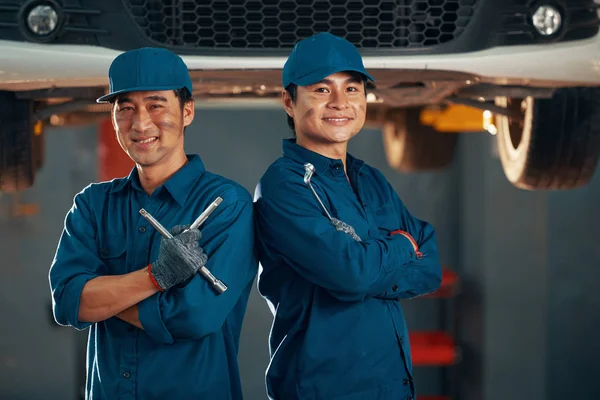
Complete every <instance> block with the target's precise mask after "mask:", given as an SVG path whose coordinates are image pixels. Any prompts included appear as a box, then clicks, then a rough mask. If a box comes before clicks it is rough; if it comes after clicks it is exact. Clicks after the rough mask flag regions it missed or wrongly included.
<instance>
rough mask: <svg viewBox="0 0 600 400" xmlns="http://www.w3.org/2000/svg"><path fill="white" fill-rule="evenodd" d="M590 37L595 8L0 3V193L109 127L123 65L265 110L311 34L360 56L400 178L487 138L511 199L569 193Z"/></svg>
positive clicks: (584, 158) (411, 1) (592, 59)
mask: <svg viewBox="0 0 600 400" xmlns="http://www.w3.org/2000/svg"><path fill="white" fill-rule="evenodd" d="M36 18H37V19H36ZM598 23H599V20H598V13H597V6H596V4H595V2H594V1H592V0H571V1H567V0H560V1H553V2H548V3H547V4H546V2H543V1H541V2H540V1H535V2H534V1H517V0H503V1H499V0H391V1H384V0H363V1H354V0H335V1H327V2H325V1H323V2H321V1H312V0H310V1H308V0H301V1H285V0H281V1H274V0H262V1H233V0H232V1H224V0H215V1H212V2H203V1H200V0H196V1H185V0H178V1H164V0H159V1H157V0H123V1H118V0H106V1H103V2H95V1H91V0H82V1H67V0H65V1H62V2H61V1H55V0H53V1H38V0H34V1H20V0H0V52H1V54H2V56H1V58H0V71H2V72H0V121H1V124H0V146H1V148H2V151H1V152H0V190H2V191H19V190H22V189H26V188H27V187H29V186H31V184H33V181H34V177H35V173H36V171H37V170H38V169H39V168H40V167H41V166H42V164H43V127H44V126H45V125H48V124H52V125H66V124H81V123H89V122H91V121H95V120H97V119H99V118H105V117H106V116H107V115H108V112H109V111H110V105H108V106H107V105H99V104H96V103H95V99H96V98H97V97H99V96H101V95H103V94H104V93H105V92H106V90H107V86H108V82H107V79H106V73H107V71H108V66H109V65H110V62H111V61H112V59H113V58H114V57H115V56H116V55H117V54H119V52H120V51H123V50H127V49H131V48H136V47H142V46H156V47H166V48H169V49H171V50H173V51H175V52H177V53H178V54H180V55H182V57H183V58H184V61H185V62H186V64H187V65H188V67H189V69H190V72H191V76H192V79H193V83H194V93H193V95H194V98H195V100H196V101H197V102H198V104H202V103H204V102H256V103H257V104H258V103H260V102H264V103H265V104H266V103H269V104H273V103H276V102H278V101H279V99H280V97H281V91H282V90H284V88H283V87H282V86H281V68H282V66H283V63H284V62H285V57H286V55H287V54H288V53H289V51H290V49H291V47H293V45H294V43H295V42H296V41H297V40H299V39H300V38H302V37H306V36H310V35H311V34H314V33H316V32H318V31H329V32H331V33H334V34H337V35H339V36H344V37H346V38H347V39H348V40H350V41H352V42H353V43H355V44H356V45H357V47H359V49H360V51H361V53H362V54H363V58H364V63H365V66H366V67H367V69H368V70H369V72H370V73H371V74H372V75H373V76H374V77H375V80H376V82H375V83H374V84H369V87H368V94H367V96H368V97H367V100H368V103H369V106H368V115H367V123H368V125H369V126H371V127H375V128H380V129H381V131H382V135H383V140H384V144H385V156H386V158H387V160H388V162H389V164H390V165H391V166H392V167H394V168H395V169H397V170H398V171H401V172H411V171H421V170H435V169H440V168H444V167H446V166H448V165H449V164H450V163H451V162H452V160H453V154H454V148H455V144H456V139H457V133H462V132H468V131H476V132H482V131H487V132H489V133H491V134H494V135H496V136H497V138H498V150H499V155H500V159H501V161H502V165H503V168H504V171H505V173H506V176H507V178H508V179H509V181H510V182H511V183H513V184H514V185H515V186H517V187H520V188H524V189H569V188H574V187H578V186H581V185H584V184H585V183H587V182H588V181H589V179H590V178H591V176H592V175H593V173H594V170H595V167H596V164H597V160H598V154H599V153H600V133H599V132H600V120H599V119H600V100H599V99H600V38H599V37H598V25H599V24H598ZM282 112H283V111H282Z"/></svg>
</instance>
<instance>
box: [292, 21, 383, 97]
mask: <svg viewBox="0 0 600 400" xmlns="http://www.w3.org/2000/svg"><path fill="white" fill-rule="evenodd" d="M343 71H354V72H359V73H361V74H363V75H364V76H365V77H366V78H367V79H368V80H371V81H373V82H375V79H373V77H372V76H371V75H369V74H368V73H367V71H366V70H365V66H364V65H363V61H362V57H361V56H360V53H359V52H358V49H357V48H356V47H355V46H354V45H353V44H352V43H350V42H349V41H347V40H346V39H344V38H341V37H338V36H335V35H332V34H331V33H327V32H322V33H318V34H316V35H314V36H311V37H309V38H306V39H303V40H301V41H299V42H298V43H296V46H294V49H293V50H292V53H291V54H290V56H289V57H288V59H287V61H286V62H285V65H284V66H283V73H282V83H283V87H284V88H287V87H288V86H289V84H290V83H294V84H296V85H298V86H308V85H312V84H314V83H317V82H319V81H320V80H321V79H324V78H326V77H328V76H329V75H331V74H335V73H336V72H343Z"/></svg>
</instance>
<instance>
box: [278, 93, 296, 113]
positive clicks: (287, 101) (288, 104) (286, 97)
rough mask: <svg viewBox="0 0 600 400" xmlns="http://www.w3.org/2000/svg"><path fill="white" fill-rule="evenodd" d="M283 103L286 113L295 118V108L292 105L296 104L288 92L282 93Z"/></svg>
mask: <svg viewBox="0 0 600 400" xmlns="http://www.w3.org/2000/svg"><path fill="white" fill-rule="evenodd" d="M281 102H282V103H283V108H285V112H286V113H288V115H289V116H290V117H292V118H294V108H293V107H292V105H293V104H294V102H293V101H292V96H290V93H289V92H288V91H287V90H284V91H282V92H281Z"/></svg>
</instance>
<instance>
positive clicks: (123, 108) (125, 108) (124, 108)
mask: <svg viewBox="0 0 600 400" xmlns="http://www.w3.org/2000/svg"><path fill="white" fill-rule="evenodd" d="M131 110H133V107H129V106H125V107H121V108H119V112H123V111H131Z"/></svg>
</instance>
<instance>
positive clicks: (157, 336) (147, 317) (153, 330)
mask: <svg viewBox="0 0 600 400" xmlns="http://www.w3.org/2000/svg"><path fill="white" fill-rule="evenodd" d="M159 300H160V293H156V294H154V295H152V296H150V297H148V298H147V299H144V300H142V301H141V302H140V303H139V304H138V313H139V318H140V322H141V324H142V326H143V327H144V331H146V333H147V334H148V336H150V338H152V340H154V341H155V342H157V343H162V344H171V343H173V336H172V335H171V333H169V331H168V329H167V327H166V326H165V324H164V322H163V320H162V317H161V314H160V304H159Z"/></svg>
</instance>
